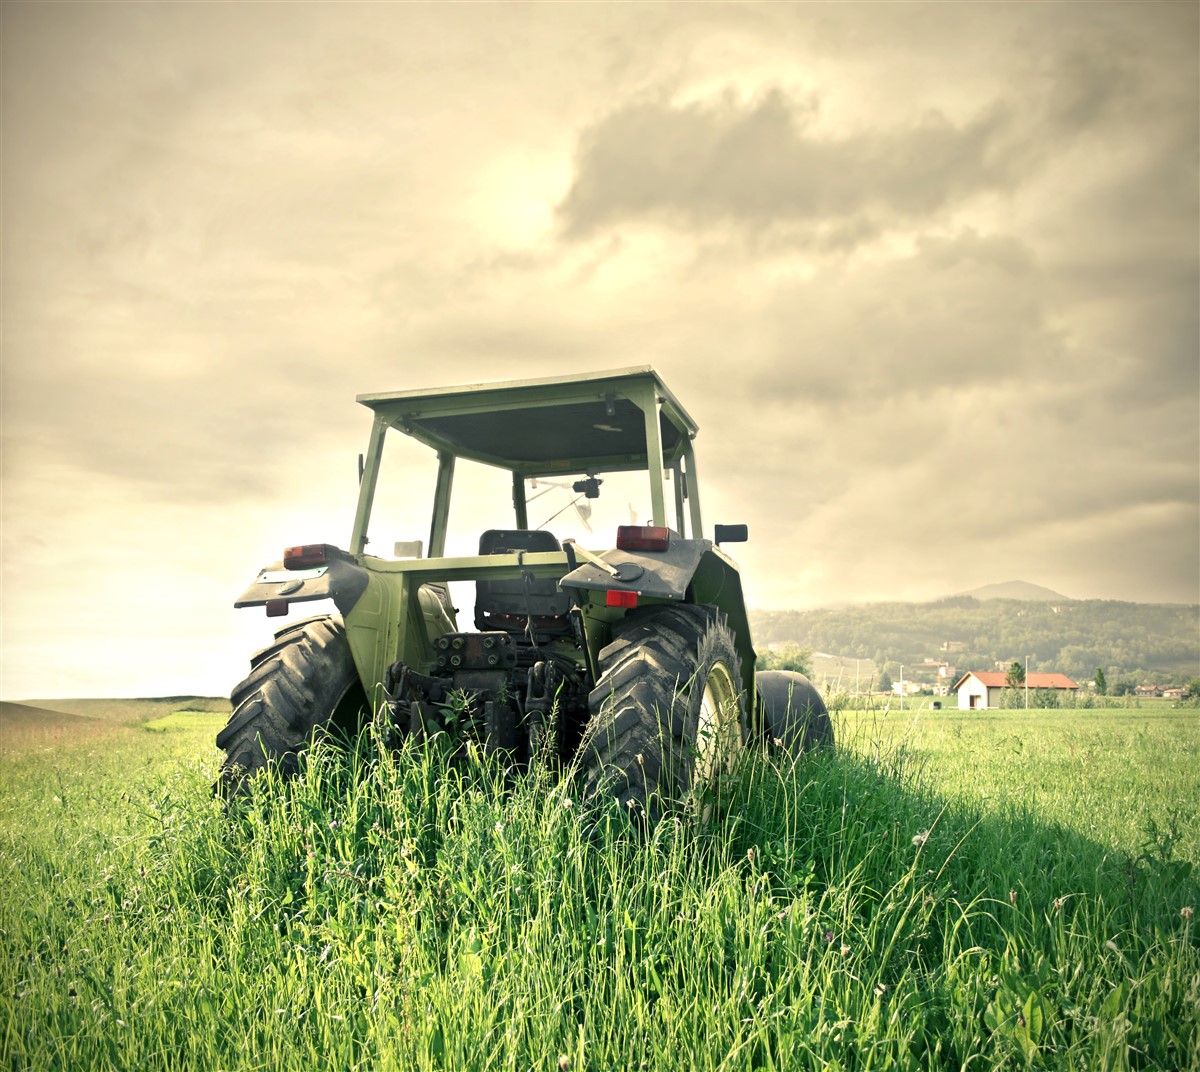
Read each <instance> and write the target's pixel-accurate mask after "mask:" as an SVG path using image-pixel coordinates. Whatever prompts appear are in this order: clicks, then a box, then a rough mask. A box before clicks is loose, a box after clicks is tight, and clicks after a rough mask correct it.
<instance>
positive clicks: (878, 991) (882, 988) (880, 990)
mask: <svg viewBox="0 0 1200 1072" xmlns="http://www.w3.org/2000/svg"><path fill="white" fill-rule="evenodd" d="M886 993H887V985H886V984H885V983H876V984H875V996H876V997H877V998H881V997H883V995H884V994H886Z"/></svg>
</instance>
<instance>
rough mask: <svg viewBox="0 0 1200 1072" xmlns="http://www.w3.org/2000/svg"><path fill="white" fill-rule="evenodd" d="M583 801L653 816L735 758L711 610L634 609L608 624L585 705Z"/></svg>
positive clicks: (737, 679) (732, 717)
mask: <svg viewBox="0 0 1200 1072" xmlns="http://www.w3.org/2000/svg"><path fill="white" fill-rule="evenodd" d="M588 706H589V708H590V710H591V722H590V725H589V727H588V732H587V734H586V735H585V739H584V745H583V752H582V767H583V772H584V795H585V796H586V797H589V798H591V797H615V798H616V799H617V801H618V802H619V803H620V804H621V805H622V806H624V807H627V808H628V807H633V806H635V805H637V806H640V807H642V808H645V809H651V810H652V812H657V811H658V810H659V807H658V806H656V804H655V802H656V801H657V802H658V804H659V805H661V804H666V803H669V802H676V803H678V802H683V801H684V800H686V799H687V798H688V796H689V794H692V795H695V794H698V793H700V792H703V791H704V790H706V789H709V788H712V787H713V786H714V785H715V783H716V782H717V781H718V779H719V778H720V775H721V774H722V773H723V772H724V771H726V770H728V769H730V768H731V767H732V764H733V762H734V760H735V759H736V757H737V754H738V753H739V752H740V750H741V744H742V737H743V733H744V730H745V725H746V697H745V695H744V693H743V690H742V675H741V663H740V660H739V659H738V655H737V649H736V647H735V645H734V637H733V633H732V631H731V630H730V629H729V626H728V625H727V624H726V622H725V618H724V615H722V614H721V613H720V612H719V611H718V610H717V609H716V608H715V607H709V606H693V605H689V604H676V605H670V606H655V607H647V608H646V609H644V610H640V611H634V612H632V613H631V614H630V615H628V616H627V617H626V618H625V619H624V620H623V621H621V622H619V623H617V624H615V625H614V626H613V640H612V643H611V644H609V645H607V646H606V647H605V648H603V649H602V650H601V651H600V658H599V680H598V681H597V683H596V687H595V688H594V689H593V690H592V692H591V695H590V696H589V698H588Z"/></svg>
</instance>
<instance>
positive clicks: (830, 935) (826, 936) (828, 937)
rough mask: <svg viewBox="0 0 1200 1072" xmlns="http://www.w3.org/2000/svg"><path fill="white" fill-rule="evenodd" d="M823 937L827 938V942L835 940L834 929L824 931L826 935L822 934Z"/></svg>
mask: <svg viewBox="0 0 1200 1072" xmlns="http://www.w3.org/2000/svg"><path fill="white" fill-rule="evenodd" d="M822 937H823V938H824V939H825V941H826V943H829V942H832V941H833V931H826V932H825V933H824V935H822Z"/></svg>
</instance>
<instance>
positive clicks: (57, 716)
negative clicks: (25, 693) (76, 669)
mask: <svg viewBox="0 0 1200 1072" xmlns="http://www.w3.org/2000/svg"><path fill="white" fill-rule="evenodd" d="M128 732H129V730H128V728H127V727H125V726H122V725H120V724H119V723H116V722H113V721H111V720H108V719H103V718H88V717H87V716H85V715H73V714H69V713H67V712H66V711H54V710H50V709H48V708H45V707H34V706H32V705H30V704H21V703H12V702H10V701H7V700H4V701H0V752H23V751H26V750H28V749H31V748H50V747H55V746H58V745H62V744H78V743H80V742H82V741H87V740H92V739H94V738H98V737H106V736H110V735H112V734H121V733H128Z"/></svg>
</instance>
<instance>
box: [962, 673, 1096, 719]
mask: <svg viewBox="0 0 1200 1072" xmlns="http://www.w3.org/2000/svg"><path fill="white" fill-rule="evenodd" d="M1008 687H1009V684H1008V674H1007V673H1005V672H1001V671H999V670H971V671H968V672H967V673H965V674H963V676H962V677H960V678H959V679H958V680H957V681H956V682H955V683H954V691H955V692H957V693H958V709H959V710H960V711H984V710H988V709H991V708H997V707H1001V706H1002V702H1001V694H1002V693H1003V692H1004V690H1005V689H1007V688H1008ZM1021 687H1022V688H1025V687H1028V688H1029V689H1030V690H1031V691H1032V690H1033V689H1055V690H1061V691H1063V692H1072V693H1073V692H1078V691H1079V686H1078V685H1076V684H1075V682H1074V681H1072V680H1071V679H1070V678H1069V677H1067V675H1066V674H1058V673H1040V674H1035V673H1033V672H1032V671H1031V672H1030V673H1029V674H1027V675H1026V676H1025V684H1024V685H1022V686H1021Z"/></svg>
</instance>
